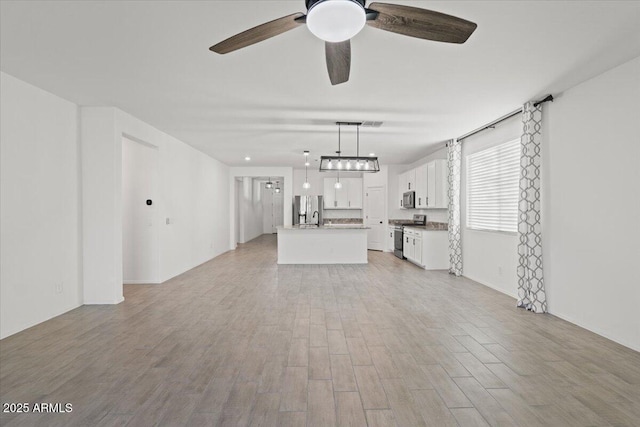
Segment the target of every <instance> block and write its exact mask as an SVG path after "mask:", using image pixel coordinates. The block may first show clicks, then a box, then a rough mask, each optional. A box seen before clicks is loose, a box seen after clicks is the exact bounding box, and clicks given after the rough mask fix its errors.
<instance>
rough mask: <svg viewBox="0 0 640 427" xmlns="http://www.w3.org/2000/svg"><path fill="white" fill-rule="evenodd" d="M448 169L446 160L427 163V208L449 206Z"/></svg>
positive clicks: (444, 207)
mask: <svg viewBox="0 0 640 427" xmlns="http://www.w3.org/2000/svg"><path fill="white" fill-rule="evenodd" d="M448 192H449V171H448V169H447V161H446V160H444V159H439V160H434V161H433V162H430V163H427V206H426V207H427V208H431V209H446V208H447V207H448V206H449V194H448Z"/></svg>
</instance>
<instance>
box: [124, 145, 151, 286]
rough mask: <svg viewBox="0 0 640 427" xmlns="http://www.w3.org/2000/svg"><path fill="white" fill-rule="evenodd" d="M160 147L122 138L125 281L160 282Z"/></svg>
mask: <svg viewBox="0 0 640 427" xmlns="http://www.w3.org/2000/svg"><path fill="white" fill-rule="evenodd" d="M159 156H160V155H159V151H158V149H157V148H155V147H153V146H151V145H147V144H143V143H140V142H137V141H133V140H130V139H128V138H122V274H123V277H122V279H123V283H130V284H136V283H159V281H160V249H159V248H160V246H159V245H160V244H159V241H160V240H159V239H160V221H159V218H158V214H159V212H158V211H157V209H158V208H157V206H158V203H159V200H158V197H159V194H160V191H158V186H159V176H160V163H159V162H160V157H159Z"/></svg>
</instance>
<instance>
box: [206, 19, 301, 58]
mask: <svg viewBox="0 0 640 427" xmlns="http://www.w3.org/2000/svg"><path fill="white" fill-rule="evenodd" d="M303 16H304V14H303V13H294V14H292V15H288V16H283V17H282V18H278V19H274V20H273V21H269V22H267V23H264V24H262V25H258V26H257V27H253V28H251V29H249V30H247V31H243V32H241V33H240V34H236V35H235V36H232V37H229V38H228V39H226V40H224V41H221V42H220V43H218V44H216V45H213V46H211V47H210V48H209V50H211V51H213V52H216V53H220V54H222V53H229V52H233V51H234V50H238V49H241V48H243V47H247V46H250V45H252V44H255V43H258V42H261V41H263V40H266V39H268V38H271V37H274V36H277V35H278V34H282V33H284V32H286V31H289V30H292V29H294V28H296V27H298V26H300V25H304V20H299V21H296V19H297V18H302V17H303Z"/></svg>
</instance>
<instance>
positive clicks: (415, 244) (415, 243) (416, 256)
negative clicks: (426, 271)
mask: <svg viewBox="0 0 640 427" xmlns="http://www.w3.org/2000/svg"><path fill="white" fill-rule="evenodd" d="M403 236H404V243H403V247H402V249H403V251H402V254H403V255H404V256H405V258H407V259H408V260H409V261H411V262H413V263H415V264H418V265H420V266H421V265H422V234H421V233H420V232H419V231H417V230H413V229H410V228H406V227H405V229H404V235H403Z"/></svg>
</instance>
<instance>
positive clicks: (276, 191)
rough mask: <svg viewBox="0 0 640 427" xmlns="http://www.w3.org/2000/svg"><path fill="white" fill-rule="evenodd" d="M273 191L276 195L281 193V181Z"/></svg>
mask: <svg viewBox="0 0 640 427" xmlns="http://www.w3.org/2000/svg"><path fill="white" fill-rule="evenodd" d="M273 191H274V192H275V193H279V192H280V181H276V188H274V190H273Z"/></svg>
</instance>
